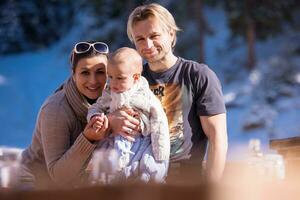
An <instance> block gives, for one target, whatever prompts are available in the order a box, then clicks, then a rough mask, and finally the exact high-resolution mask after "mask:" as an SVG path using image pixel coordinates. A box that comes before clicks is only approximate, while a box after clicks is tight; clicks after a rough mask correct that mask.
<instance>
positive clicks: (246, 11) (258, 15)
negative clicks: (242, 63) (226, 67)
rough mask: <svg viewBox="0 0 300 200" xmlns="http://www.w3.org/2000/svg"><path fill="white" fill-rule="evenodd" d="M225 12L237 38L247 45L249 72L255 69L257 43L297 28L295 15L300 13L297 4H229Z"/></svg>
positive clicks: (248, 0) (290, 0)
mask: <svg viewBox="0 0 300 200" xmlns="http://www.w3.org/2000/svg"><path fill="white" fill-rule="evenodd" d="M225 8H226V11H227V15H228V23H229V26H230V28H231V30H232V34H233V37H235V36H242V37H243V38H245V39H246V41H247V51H248V53H247V54H248V55H247V65H246V66H247V68H248V69H249V70H251V69H253V68H254V66H255V59H256V56H255V41H256V39H257V40H264V39H266V38H268V37H272V36H275V35H276V34H278V33H280V32H282V31H283V29H284V27H286V24H287V23H288V24H289V25H293V22H294V21H293V13H294V12H295V11H296V10H298V9H299V2H298V1H297V0H285V1H272V0H261V1H257V0H244V1H241V0H226V2H225Z"/></svg>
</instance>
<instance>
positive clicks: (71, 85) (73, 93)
mask: <svg viewBox="0 0 300 200" xmlns="http://www.w3.org/2000/svg"><path fill="white" fill-rule="evenodd" d="M63 88H64V89H65V93H66V97H67V101H68V102H69V104H70V105H71V108H72V109H73V111H74V112H75V114H76V116H77V118H78V119H79V120H80V121H81V122H83V123H84V124H86V123H87V120H86V116H87V113H88V108H89V107H90V104H89V103H88V102H87V100H86V99H85V98H84V96H83V95H82V94H81V93H80V92H79V91H78V89H77V87H76V84H75V81H74V80H73V78H72V77H70V78H69V79H68V80H67V81H66V82H65V84H64V86H63Z"/></svg>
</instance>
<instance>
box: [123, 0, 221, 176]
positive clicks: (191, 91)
mask: <svg viewBox="0 0 300 200" xmlns="http://www.w3.org/2000/svg"><path fill="white" fill-rule="evenodd" d="M178 30H179V28H178V27H177V25H176V23H175V20H174V18H173V16H172V15H171V14H170V12H169V11H168V10H167V9H166V8H164V7H162V6H161V5H159V4H155V3H154V4H148V5H143V6H139V7H137V8H135V9H134V10H133V11H132V13H131V14H130V16H129V19H128V23H127V34H128V37H129V39H130V40H131V41H132V42H133V43H134V45H135V47H136V49H137V51H138V52H139V54H140V55H141V56H142V57H143V58H144V59H145V60H146V61H147V64H145V66H144V71H143V76H145V77H146V79H147V80H148V82H149V85H150V88H151V90H152V91H153V92H154V94H155V95H156V96H157V97H158V98H159V99H160V101H161V103H162V105H163V107H164V109H165V111H166V114H167V117H168V122H169V129H170V138H171V157H170V160H171V167H170V171H171V173H172V170H173V168H174V167H173V166H180V168H181V169H180V170H181V173H182V174H181V175H186V176H187V177H189V178H192V179H193V178H194V177H195V176H196V175H197V174H200V173H199V172H200V171H201V167H202V161H203V157H204V155H205V151H206V146H207V140H208V143H209V146H208V158H207V163H206V170H205V177H206V178H207V180H208V181H212V182H215V181H219V180H220V179H221V176H222V173H223V170H224V166H225V161H226V153H227V128H226V109H225V105H224V101H223V95H222V91H221V85H220V82H219V80H218V78H217V77H216V75H215V73H214V72H213V71H211V70H210V69H209V68H208V67H207V66H206V65H204V64H199V63H197V62H194V61H190V60H185V59H183V58H180V57H177V56H175V55H174V53H173V48H174V46H175V44H176V32H177V31H178ZM172 163H178V165H176V164H172Z"/></svg>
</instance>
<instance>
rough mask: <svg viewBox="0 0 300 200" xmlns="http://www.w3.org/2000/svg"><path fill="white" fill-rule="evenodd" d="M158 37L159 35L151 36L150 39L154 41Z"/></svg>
mask: <svg viewBox="0 0 300 200" xmlns="http://www.w3.org/2000/svg"><path fill="white" fill-rule="evenodd" d="M158 37H159V35H152V36H151V38H152V39H156V38H158Z"/></svg>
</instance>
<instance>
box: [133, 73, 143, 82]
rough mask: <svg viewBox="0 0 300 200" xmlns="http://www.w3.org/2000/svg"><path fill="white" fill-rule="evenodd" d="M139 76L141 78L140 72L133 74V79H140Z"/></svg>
mask: <svg viewBox="0 0 300 200" xmlns="http://www.w3.org/2000/svg"><path fill="white" fill-rule="evenodd" d="M140 78H141V74H133V79H134V80H135V81H138V80H140Z"/></svg>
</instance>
